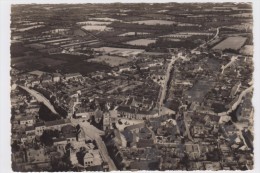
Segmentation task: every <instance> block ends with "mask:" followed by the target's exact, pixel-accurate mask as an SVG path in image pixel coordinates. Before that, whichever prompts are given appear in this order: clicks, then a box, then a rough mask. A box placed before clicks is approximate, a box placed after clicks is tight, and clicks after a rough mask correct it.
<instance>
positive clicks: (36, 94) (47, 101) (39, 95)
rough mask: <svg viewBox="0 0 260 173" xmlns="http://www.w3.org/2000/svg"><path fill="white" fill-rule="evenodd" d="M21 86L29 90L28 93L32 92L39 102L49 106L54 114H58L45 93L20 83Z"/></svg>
mask: <svg viewBox="0 0 260 173" xmlns="http://www.w3.org/2000/svg"><path fill="white" fill-rule="evenodd" d="M18 86H19V87H20V88H22V89H24V90H25V91H27V92H28V93H30V94H31V95H32V96H33V97H35V98H36V100H38V101H39V102H42V103H43V104H44V105H45V106H47V107H48V108H49V109H50V110H51V111H52V112H53V113H54V114H58V113H57V112H56V111H55V109H54V107H53V105H52V104H51V103H50V102H49V100H48V99H47V98H45V97H44V96H43V95H41V94H40V93H39V92H37V91H35V90H32V89H29V88H28V87H24V86H21V85H18Z"/></svg>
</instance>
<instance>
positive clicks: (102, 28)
mask: <svg viewBox="0 0 260 173" xmlns="http://www.w3.org/2000/svg"><path fill="white" fill-rule="evenodd" d="M82 29H85V30H87V31H105V30H111V29H112V28H110V27H106V26H101V25H86V26H82Z"/></svg>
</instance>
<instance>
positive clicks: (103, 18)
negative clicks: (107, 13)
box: [89, 17, 119, 22]
mask: <svg viewBox="0 0 260 173" xmlns="http://www.w3.org/2000/svg"><path fill="white" fill-rule="evenodd" d="M89 20H97V21H109V22H114V21H119V20H118V19H114V18H109V17H100V18H99V17H94V18H89Z"/></svg>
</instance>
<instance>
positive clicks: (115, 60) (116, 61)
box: [88, 55, 131, 67]
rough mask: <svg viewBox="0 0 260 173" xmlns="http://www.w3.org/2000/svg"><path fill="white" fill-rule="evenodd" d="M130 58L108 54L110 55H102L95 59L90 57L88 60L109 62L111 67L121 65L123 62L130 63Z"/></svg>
mask: <svg viewBox="0 0 260 173" xmlns="http://www.w3.org/2000/svg"><path fill="white" fill-rule="evenodd" d="M129 61H131V60H129V59H127V58H122V57H118V56H108V55H102V56H99V57H96V58H93V59H89V60H88V62H104V63H106V64H108V65H109V66H110V67H115V66H119V65H121V64H125V63H128V62H129Z"/></svg>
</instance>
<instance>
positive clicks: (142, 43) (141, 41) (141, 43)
mask: <svg viewBox="0 0 260 173" xmlns="http://www.w3.org/2000/svg"><path fill="white" fill-rule="evenodd" d="M155 42H156V40H155V39H138V40H133V41H128V42H126V44H130V45H137V46H147V45H148V44H150V43H155Z"/></svg>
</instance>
